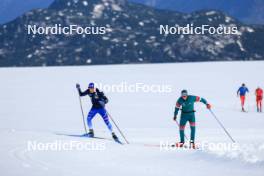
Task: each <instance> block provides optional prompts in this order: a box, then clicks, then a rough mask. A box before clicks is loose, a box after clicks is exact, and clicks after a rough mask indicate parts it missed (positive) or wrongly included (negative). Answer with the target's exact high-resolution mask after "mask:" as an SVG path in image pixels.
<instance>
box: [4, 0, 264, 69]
mask: <svg viewBox="0 0 264 176" xmlns="http://www.w3.org/2000/svg"><path fill="white" fill-rule="evenodd" d="M75 24H77V25H78V26H82V27H85V26H92V27H100V26H103V27H105V28H106V33H105V34H102V35H101V34H100V35H79V34H71V35H64V34H59V35H54V34H51V33H47V34H44V35H43V34H42V35H40V34H28V25H36V26H41V27H52V26H55V25H60V26H70V25H75ZM187 24H191V25H193V26H194V27H195V26H201V25H203V24H209V25H210V26H219V25H221V26H224V27H234V26H236V27H237V28H238V33H237V34H236V35H219V34H213V35H212V34H205V35H178V34H176V35H175V34H174V35H173V34H162V35H161V34H160V25H168V26H175V25H176V26H186V25H187ZM0 41H1V43H0V66H45V65H48V66H50V65H84V64H87V65H90V64H122V63H158V62H186V61H217V60H259V59H263V58H264V46H263V42H264V26H250V25H244V24H242V23H240V22H239V21H237V20H235V19H233V18H231V17H229V16H227V15H226V14H224V13H222V12H220V11H198V12H195V13H190V14H185V13H178V12H173V11H168V10H157V9H154V8H152V7H148V6H145V5H140V4H135V3H131V2H127V1H126V0H55V2H54V3H52V4H51V5H50V6H49V8H47V9H37V10H33V11H30V12H27V13H26V14H24V15H23V16H21V17H19V18H17V19H16V20H14V21H12V22H10V23H7V24H4V25H1V26H0Z"/></svg>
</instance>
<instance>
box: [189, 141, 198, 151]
mask: <svg viewBox="0 0 264 176" xmlns="http://www.w3.org/2000/svg"><path fill="white" fill-rule="evenodd" d="M190 148H191V149H197V146H196V145H195V143H194V141H190Z"/></svg>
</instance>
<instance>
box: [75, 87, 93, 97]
mask: <svg viewBox="0 0 264 176" xmlns="http://www.w3.org/2000/svg"><path fill="white" fill-rule="evenodd" d="M78 91H79V95H80V96H81V97H82V96H86V95H89V93H90V92H89V89H87V90H86V91H84V92H82V91H81V89H78Z"/></svg>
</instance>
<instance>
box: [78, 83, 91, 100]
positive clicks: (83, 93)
mask: <svg viewBox="0 0 264 176" xmlns="http://www.w3.org/2000/svg"><path fill="white" fill-rule="evenodd" d="M76 88H77V90H78V92H79V95H80V96H81V97H82V96H85V95H88V94H89V89H87V90H86V91H84V92H82V91H81V87H80V84H76Z"/></svg>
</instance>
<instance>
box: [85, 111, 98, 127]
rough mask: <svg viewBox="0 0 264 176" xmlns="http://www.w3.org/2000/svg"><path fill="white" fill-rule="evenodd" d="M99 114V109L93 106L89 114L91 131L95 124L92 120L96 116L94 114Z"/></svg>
mask: <svg viewBox="0 0 264 176" xmlns="http://www.w3.org/2000/svg"><path fill="white" fill-rule="evenodd" d="M96 114H97V110H96V109H94V108H92V109H91V110H90V111H89V113H88V116H87V124H88V128H89V130H90V131H91V130H92V129H93V124H92V120H93V118H94V116H95V115H96Z"/></svg>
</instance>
